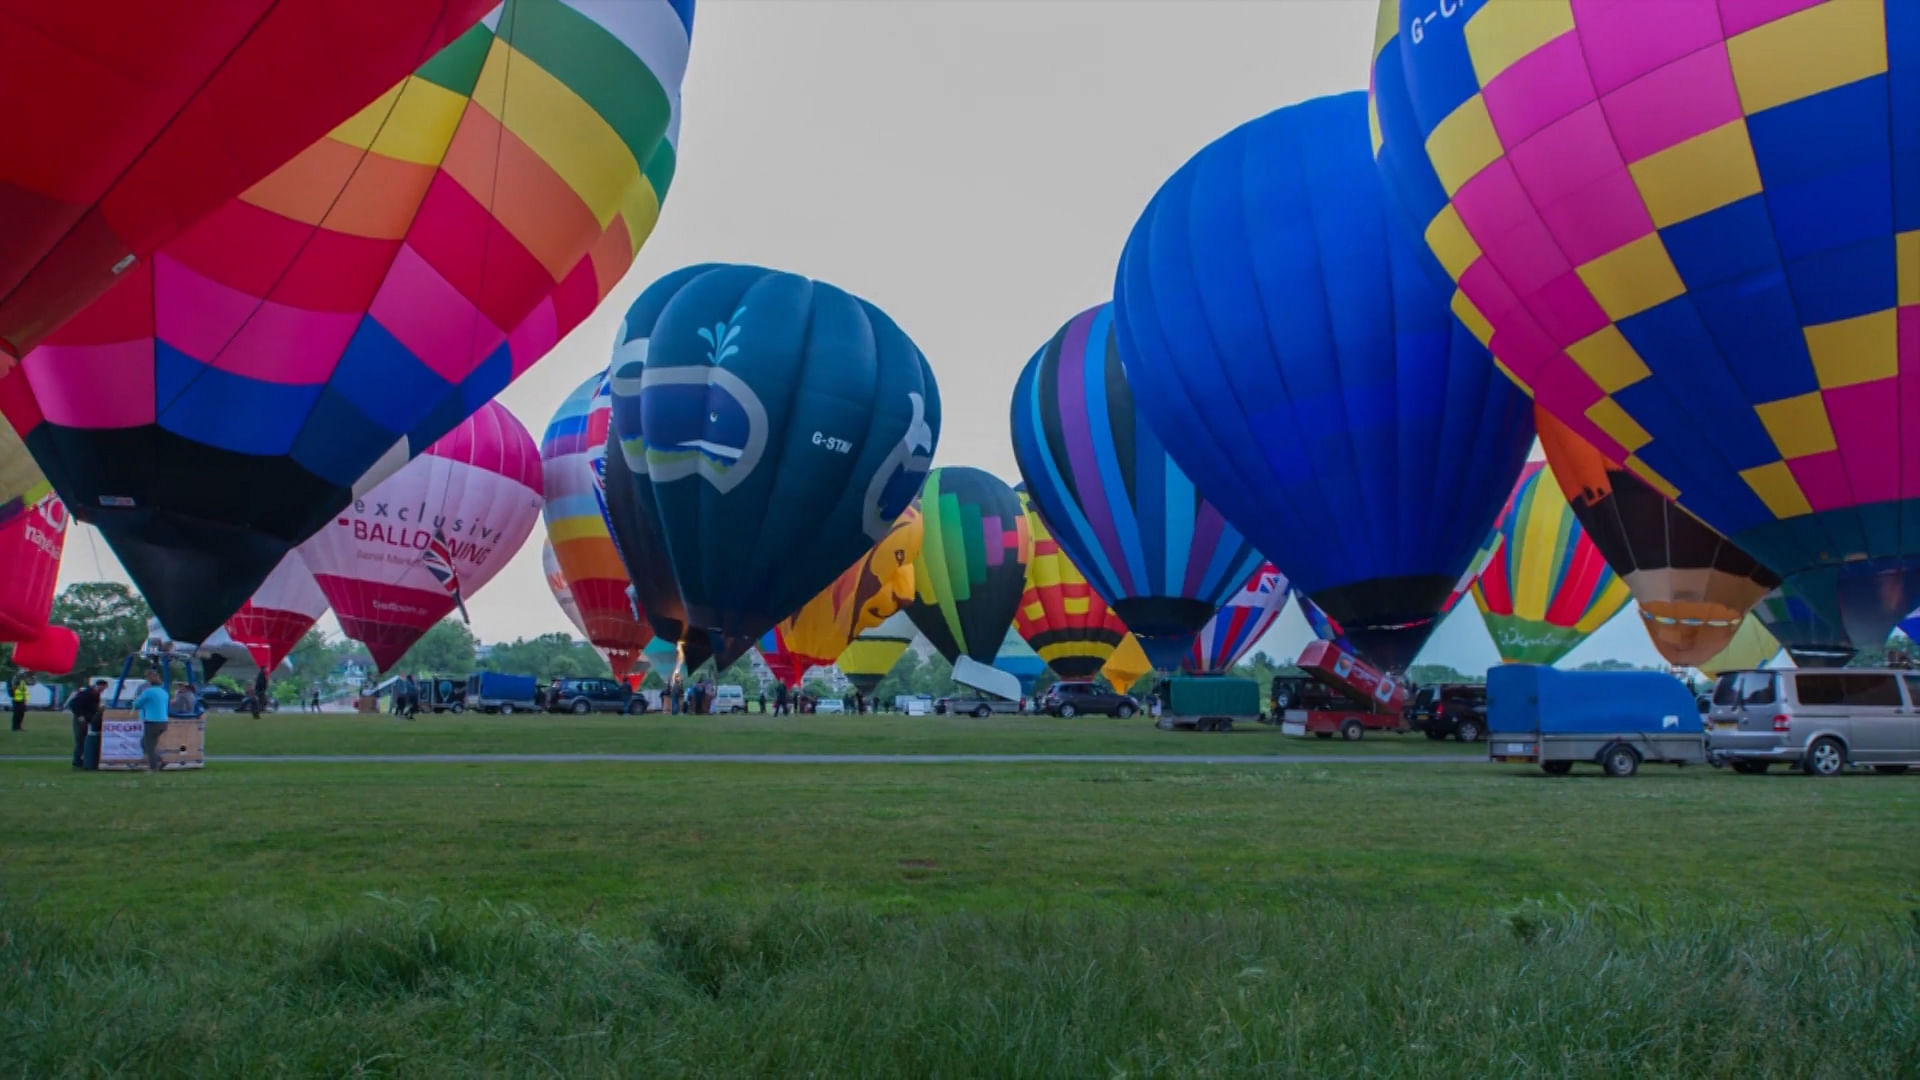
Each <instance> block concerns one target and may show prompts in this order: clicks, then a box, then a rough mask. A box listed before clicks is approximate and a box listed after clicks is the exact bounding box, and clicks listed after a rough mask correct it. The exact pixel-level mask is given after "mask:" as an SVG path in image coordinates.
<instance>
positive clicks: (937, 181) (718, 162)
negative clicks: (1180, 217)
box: [61, 0, 1658, 670]
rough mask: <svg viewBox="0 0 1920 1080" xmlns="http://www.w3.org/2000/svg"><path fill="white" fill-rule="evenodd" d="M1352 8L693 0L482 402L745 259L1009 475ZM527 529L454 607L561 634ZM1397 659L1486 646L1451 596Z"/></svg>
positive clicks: (84, 558)
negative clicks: (1066, 337) (629, 312)
mask: <svg viewBox="0 0 1920 1080" xmlns="http://www.w3.org/2000/svg"><path fill="white" fill-rule="evenodd" d="M1373 20H1374V4H1373V3H1372V2H1370V0H1226V2H1215V0H1108V2H1102V0H701V3H700V6H699V9H698V14H697V18H696V22H695V26H694V37H693V57H692V61H691V66H690V68H689V71H688V74H687V81H686V83H685V103H686V104H685V114H684V123H683V127H682V132H681V142H680V148H679V149H680V165H679V172H678V174H677V175H676V177H675V180H674V184H673V189H672V192H671V194H670V196H669V198H668V200H667V205H666V209H665V212H664V214H663V216H662V219H661V223H660V226H659V228H658V230H657V231H656V232H655V233H654V235H653V237H652V238H651V239H650V240H649V241H648V242H647V245H646V247H645V248H644V249H643V250H642V251H641V253H640V257H639V259H638V260H637V262H636V263H635V265H634V268H633V271H632V272H631V273H630V274H628V275H627V278H626V279H625V280H624V281H622V282H621V284H620V286H619V287H618V288H616V289H615V290H614V292H613V294H612V295H611V296H609V297H608V299H607V301H606V303H605V304H603V305H602V306H601V308H600V309H599V311H597V312H596V313H595V314H594V316H593V317H592V318H590V319H588V320H587V321H586V322H585V323H583V324H582V325H581V326H580V328H579V329H577V330H576V331H575V332H574V333H573V334H572V335H570V336H569V337H568V338H567V339H566V340H565V341H563V342H561V343H560V345H559V347H558V348H556V349H555V350H554V352H553V353H552V354H551V355H549V356H548V357H547V358H546V359H545V360H543V361H541V362H540V363H539V364H538V365H537V366H536V367H534V368H533V369H532V370H531V371H529V372H528V373H527V374H526V375H524V376H523V377H522V378H521V379H520V380H519V381H518V382H517V383H515V384H514V385H513V386H512V387H510V388H508V390H507V391H506V392H505V393H504V394H502V395H501V401H502V402H503V403H505V404H506V406H507V407H508V408H509V409H511V410H512V411H513V413H514V414H515V415H516V416H518V417H519V418H520V419H521V421H522V422H523V423H525V424H526V426H527V429H528V430H529V431H530V432H532V433H533V435H534V437H535V438H536V439H538V438H539V435H540V432H541V430H542V429H543V428H545V426H546V423H547V420H548V418H549V417H551V416H552V414H553V411H554V409H555V408H556V407H558V405H559V403H560V401H561V399H562V398H564V397H565V396H566V395H567V393H568V392H569V391H570V390H572V389H573V387H575V386H576V385H578V384H579V383H580V382H581V381H582V380H584V379H585V378H586V377H587V376H588V375H589V374H591V373H592V372H593V371H595V370H597V369H599V368H602V367H604V366H605V365H606V363H607V359H608V353H609V345H610V342H611V340H612V337H613V334H614V331H615V329H616V327H617V325H618V323H619V320H620V317H621V316H622V315H623V314H624V313H625V311H626V308H627V305H628V304H629V303H630V302H631V301H632V299H633V297H634V296H635V295H637V294H638V293H639V292H640V290H641V289H642V288H644V287H645V286H646V285H647V283H649V282H651V281H652V280H653V279H654V278H656V277H658V276H660V275H661V274H663V273H666V272H667V271H669V270H672V269H674V268H676V267H679V266H683V265H686V264H687V263H692V262H701V261H709V260H717V261H724V262H748V263H758V264H762V265H767V266H773V267H778V268H781V269H786V270H792V271H795V272H797V273H803V274H807V275H809V276H812V277H816V278H820V279H822V280H825V281H830V282H832V283H833V284H835V285H839V286H841V287H842V288H845V289H849V290H851V291H853V292H855V293H858V294H860V295H862V296H864V297H866V298H867V299H869V300H871V301H873V302H874V303H875V304H878V305H879V306H880V307H881V308H883V309H884V310H886V311H887V312H888V313H889V314H891V315H892V316H893V317H894V318H895V320H897V321H898V322H899V323H900V325H901V326H902V327H903V328H905V329H906V331H907V332H908V333H909V334H910V335H912V336H913V338H914V340H915V341H916V342H917V343H918V344H919V345H920V347H921V349H922V350H923V351H924V352H925V353H926V354H927V357H928V359H929V361H930V362H931V363H932V365H933V368H934V371H935V374H936V376H937V377H938V378H939V380H940V393H941V399H942V407H943V411H944V421H943V429H942V431H941V433H940V447H939V452H938V455H937V461H936V464H945V465H974V466H978V467H981V468H985V469H988V470H991V471H993V472H996V473H998V474H1000V475H1001V476H1003V477H1006V478H1008V479H1009V480H1014V479H1017V474H1016V471H1015V469H1014V463H1013V453H1012V449H1011V445H1010V442H1009V434H1008V426H1007V401H1008V396H1009V395H1010V394H1011V393H1012V390H1013V383H1014V379H1015V376H1016V375H1017V374H1018V373H1019V370H1020V368H1021V366H1022V365H1023V364H1024V363H1025V362H1026V360H1027V358H1028V357H1029V356H1030V355H1032V353H1033V351H1034V349H1036V348H1037V347H1039V345H1040V344H1041V343H1043V342H1044V341H1045V340H1046V339H1047V337H1048V336H1049V335H1050V334H1052V332H1053V331H1054V330H1055V329H1056V328H1057V327H1058V326H1059V324H1060V323H1061V322H1063V321H1065V320H1066V319H1067V318H1068V317H1069V316H1071V315H1073V314H1075V313H1076V312H1078V311H1081V310H1082V309H1084V308H1086V307H1089V306H1091V305H1093V304H1095V303H1098V302H1100V301H1101V300H1104V299H1106V298H1107V297H1108V295H1109V292H1110V290H1111V288H1112V282H1113V272H1114V264H1115V262H1116V261H1117V259H1118V257H1119V253H1120V248H1121V245H1122V244H1123V243H1124V242H1125V240H1126V235H1127V232H1128V230H1129V229H1130V228H1131V227H1132V224H1133V221H1134V218H1135V217H1136V216H1138V214H1139V212H1140V210H1141V208H1142V207H1144V206H1145V205H1146V202H1147V200H1148V198H1149V197H1151V196H1152V194H1153V192H1154V190H1155V188H1157V187H1158V186H1159V184H1160V182H1161V181H1162V180H1163V179H1165V178H1166V176H1167V175H1168V174H1170V173H1171V172H1172V171H1173V170H1174V169H1175V168H1177V167H1178V166H1179V165H1180V163H1181V162H1183V161H1185V160H1186V159H1187V158H1188V157H1189V156H1190V155H1192V154H1193V153H1194V151H1196V150H1198V149H1199V148H1200V147H1202V146H1204V145H1205V144H1206V143H1207V142H1209V141H1211V140H1212V139H1213V138H1215V137H1217V136H1218V135H1220V134H1222V133H1223V132H1225V131H1227V130H1229V129H1230V128H1232V127H1234V126H1236V125H1238V124H1239V123H1241V122H1243V121H1245V120H1248V119H1251V118H1253V117H1255V116H1258V115H1260V114H1262V113H1264V112H1267V111H1268V110H1271V109H1274V108H1277V107H1279V106H1281V105H1285V104H1289V103H1292V102H1295V101H1300V100H1303V99H1305V98H1309V97H1315V96H1318V95H1321V94H1328V93H1335V92H1338V91H1342V90H1353V89H1361V88H1364V87H1365V86H1366V81H1367V63H1368V59H1369V53H1370V51H1371V45H1372V38H1373ZM543 536H544V531H543V530H542V529H539V528H536V529H535V531H534V535H533V538H532V539H531V540H529V541H528V544H527V546H526V548H525V550H523V551H522V552H521V553H520V555H519V556H518V557H517V558H515V559H514V561H513V562H512V563H510V564H509V565H508V566H507V567H506V568H504V569H503V570H502V571H501V572H500V574H499V575H498V576H497V577H496V578H495V579H494V580H493V582H491V583H490V584H489V585H488V586H487V587H486V588H485V589H484V590H482V591H481V592H480V593H479V594H478V595H477V596H475V597H473V598H472V599H470V600H469V601H468V608H469V610H470V612H471V613H472V616H473V623H474V625H473V628H474V631H475V632H476V633H477V634H478V635H479V636H480V638H481V639H482V640H484V641H494V640H504V639H511V638H514V637H520V636H531V635H534V634H539V633H545V632H548V631H553V630H568V631H570V630H571V627H570V625H569V624H568V623H567V621H566V617H565V616H564V615H562V614H561V613H560V610H559V608H558V607H557V606H556V605H555V604H554V603H553V600H552V597H551V595H550V594H549V593H548V591H547V587H546V581H545V579H544V577H543V576H542V574H541V570H540V543H541V540H542V538H543ZM67 550H68V555H67V557H66V560H65V563H64V565H63V566H62V568H61V584H62V585H63V586H64V585H65V584H67V583H68V582H70V581H76V580H95V579H100V578H111V579H116V580H122V581H124V580H126V578H125V574H124V572H123V571H122V570H121V568H120V566H119V564H118V562H117V561H116V560H114V558H113V555H112V553H111V551H109V550H108V548H107V546H106V544H105V543H104V542H102V541H101V540H100V539H99V537H98V534H96V533H94V532H93V530H92V529H90V528H87V527H85V526H80V527H78V528H77V529H76V530H75V531H74V532H73V533H71V534H70V535H69V536H68V539H67ZM323 625H324V626H326V627H327V628H328V629H335V627H333V625H332V623H331V620H330V619H329V620H328V622H327V623H325V624H323ZM1308 636H1309V635H1308V633H1307V630H1306V626H1305V622H1304V620H1301V619H1300V618H1299V617H1298V616H1297V615H1296V614H1294V613H1292V612H1289V613H1288V615H1287V616H1286V617H1285V618H1283V619H1282V620H1281V623H1280V624H1279V625H1278V627H1277V628H1276V630H1275V631H1274V633H1272V634H1270V635H1269V638H1268V640H1267V641H1265V642H1263V643H1262V647H1263V648H1265V649H1267V651H1269V652H1270V653H1274V654H1276V655H1283V654H1284V655H1291V654H1293V653H1296V652H1297V651H1298V649H1299V647H1300V645H1301V644H1303V643H1304V641H1305V640H1306V639H1307V637H1308ZM1603 657H1617V658H1619V659H1624V660H1633V661H1636V662H1644V663H1653V662H1657V660H1658V656H1657V654H1655V653H1654V651H1653V649H1652V647H1651V645H1650V644H1648V642H1647V639H1646V635H1645V633H1644V632H1643V631H1642V630H1641V629H1640V625H1639V620H1638V619H1637V618H1634V617H1633V616H1632V615H1631V614H1623V615H1622V616H1621V617H1620V618H1617V619H1615V620H1614V621H1613V622H1612V623H1611V624H1609V625H1608V626H1607V627H1605V628H1603V629H1602V630H1601V631H1600V632H1599V633H1597V634H1595V635H1594V636H1593V637H1592V638H1591V639H1589V640H1588V642H1586V643H1585V644H1583V645H1582V646H1581V647H1580V649H1579V650H1578V651H1577V652H1576V653H1575V654H1573V655H1572V656H1570V657H1569V658H1568V659H1569V661H1570V662H1572V663H1580V662H1583V661H1585V660H1591V659H1599V658H1603ZM1421 659H1422V661H1427V662H1435V663H1448V664H1452V665H1454V666H1456V667H1459V668H1462V669H1469V670H1470V669H1473V668H1476V667H1480V668H1483V667H1485V666H1486V665H1488V664H1489V663H1493V662H1495V661H1496V659H1497V657H1496V654H1495V653H1494V650H1493V644H1492V642H1491V641H1490V640H1489V639H1488V637H1487V635H1486V632H1485V630H1484V629H1483V628H1482V626H1481V623H1480V618H1479V615H1478V613H1477V612H1475V611H1474V610H1473V607H1472V605H1471V604H1470V603H1469V604H1464V605H1462V610H1460V611H1457V612H1456V613H1455V615H1454V616H1453V617H1452V618H1450V619H1449V620H1448V621H1447V623H1446V625H1444V626H1443V627H1442V628H1441V630H1440V631H1439V633H1438V634H1436V636H1435V639H1434V641H1433V643H1432V644H1431V645H1429V646H1428V648H1427V651H1426V652H1425V653H1423V654H1422V657H1421Z"/></svg>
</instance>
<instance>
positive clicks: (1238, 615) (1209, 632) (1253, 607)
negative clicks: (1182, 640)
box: [1187, 563, 1288, 675]
mask: <svg viewBox="0 0 1920 1080" xmlns="http://www.w3.org/2000/svg"><path fill="white" fill-rule="evenodd" d="M1287 595H1288V590H1287V576H1286V575H1285V574H1282V573H1281V572H1280V570H1279V568H1278V567H1276V566H1274V565H1273V564H1272V563H1268V564H1266V565H1265V566H1262V567H1261V568H1260V569H1258V570H1255V571H1254V572H1253V576H1252V577H1250V578H1248V579H1247V583H1246V584H1245V585H1242V586H1241V587H1240V591H1239V592H1237V593H1234V594H1233V595H1232V596H1230V597H1228V598H1227V602H1226V603H1225V604H1222V605H1220V610H1219V611H1218V612H1217V613H1215V615H1214V616H1213V618H1211V619H1209V620H1207V625H1206V626H1204V627H1202V628H1201V630H1200V636H1199V637H1198V638H1196V639H1195V640H1194V643H1193V654H1192V655H1191V656H1189V657H1188V658H1187V671H1189V672H1191V673H1193V674H1196V675H1212V674H1218V673H1220V672H1223V671H1231V670H1233V667H1234V665H1235V664H1238V663H1239V662H1240V660H1241V658H1242V657H1244V656H1246V655H1247V650H1249V649H1251V648H1253V645H1254V642H1256V641H1259V640H1260V639H1261V638H1262V637H1265V636H1266V633H1267V631H1268V630H1270V629H1272V628H1273V624H1274V621H1275V620H1276V619H1278V618H1280V612H1281V611H1283V610H1285V609H1286V606H1287Z"/></svg>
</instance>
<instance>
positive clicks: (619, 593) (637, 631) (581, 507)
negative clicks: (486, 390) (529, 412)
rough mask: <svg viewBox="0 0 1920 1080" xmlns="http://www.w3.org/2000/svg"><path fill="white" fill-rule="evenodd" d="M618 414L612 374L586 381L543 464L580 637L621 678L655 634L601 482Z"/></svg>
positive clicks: (566, 405)
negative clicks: (616, 539)
mask: <svg viewBox="0 0 1920 1080" xmlns="http://www.w3.org/2000/svg"><path fill="white" fill-rule="evenodd" d="M612 410H613V397H612V395H611V393H610V392H609V391H608V389H607V379H606V375H605V373H601V374H597V375H594V376H593V377H591V378H589V379H588V380H587V381H586V382H583V383H581V384H580V385H579V386H578V387H577V388H575V390H574V391H573V393H571V394H568V395H567V399H566V400H565V401H563V402H561V403H560V409H559V411H558V412H556V413H554V414H553V420H552V422H550V423H549V424H548V425H547V430H546V433H545V434H544V435H542V436H541V438H540V467H541V475H542V478H543V480H544V482H545V485H546V500H547V501H546V505H545V506H544V507H542V509H541V513H542V514H543V515H544V516H545V518H546V522H547V538H548V540H549V542H550V543H551V544H552V546H553V555H554V560H555V561H556V562H557V563H558V564H559V567H560V576H561V577H562V579H563V580H564V582H565V584H566V587H567V589H568V590H569V591H570V592H571V593H572V596H573V604H574V607H575V608H576V610H578V612H579V615H580V628H581V633H583V634H585V635H586V638H587V641H588V642H590V643H592V644H593V646H594V647H595V648H598V649H600V650H601V651H602V652H603V653H604V654H605V655H606V657H607V662H608V663H609V664H610V665H612V667H613V673H614V675H615V676H616V677H617V676H621V675H625V674H626V673H627V669H628V668H630V667H632V665H633V662H634V660H635V658H637V657H638V656H639V655H640V652H641V650H642V649H645V648H646V647H647V642H649V641H651V640H653V631H652V629H651V628H650V627H648V626H647V624H646V622H645V621H644V620H643V619H641V618H640V615H639V613H638V612H636V611H635V610H634V605H633V601H632V599H630V598H629V597H628V595H627V590H628V589H630V588H632V582H630V581H629V580H628V579H627V568H626V566H625V564H623V563H622V562H621V561H620V551H619V549H618V548H616V547H614V544H613V535H612V533H611V532H610V531H609V530H608V528H607V513H606V499H605V497H604V495H603V494H602V490H601V479H602V477H603V475H604V473H603V472H602V468H603V466H604V465H605V462H606V456H607V431H608V427H609V424H610V422H611V418H612V415H613V412H612Z"/></svg>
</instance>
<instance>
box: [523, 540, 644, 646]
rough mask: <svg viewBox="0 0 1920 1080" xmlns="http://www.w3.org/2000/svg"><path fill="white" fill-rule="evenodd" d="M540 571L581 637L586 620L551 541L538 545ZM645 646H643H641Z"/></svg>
mask: <svg viewBox="0 0 1920 1080" xmlns="http://www.w3.org/2000/svg"><path fill="white" fill-rule="evenodd" d="M540 572H541V573H542V574H543V575H545V576H546V579H547V588H548V589H549V590H550V591H551V592H552V593H553V602H554V603H555V604H558V605H560V611H561V612H562V613H563V614H565V615H566V617H567V621H568V622H570V623H572V624H573V628H574V629H575V630H578V631H580V635H581V636H582V637H585V636H586V633H587V620H586V618H585V617H583V616H582V615H581V614H580V605H579V604H578V603H577V602H576V601H575V600H574V599H573V588H572V587H571V586H569V585H568V584H567V575H565V574H563V573H561V572H560V557H559V556H558V555H555V554H554V553H553V541H551V540H548V541H547V542H546V543H544V544H542V545H540ZM641 647H642V648H645V646H641Z"/></svg>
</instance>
